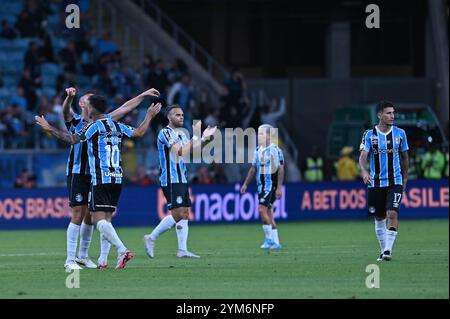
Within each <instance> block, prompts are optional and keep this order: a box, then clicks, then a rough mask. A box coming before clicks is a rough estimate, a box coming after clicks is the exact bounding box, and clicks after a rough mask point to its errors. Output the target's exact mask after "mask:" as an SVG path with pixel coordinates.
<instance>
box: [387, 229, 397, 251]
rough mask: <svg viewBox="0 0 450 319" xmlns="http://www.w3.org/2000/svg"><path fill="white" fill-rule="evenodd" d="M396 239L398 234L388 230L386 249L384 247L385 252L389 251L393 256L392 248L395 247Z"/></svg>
mask: <svg viewBox="0 0 450 319" xmlns="http://www.w3.org/2000/svg"><path fill="white" fill-rule="evenodd" d="M396 237H397V232H396V231H395V230H386V247H384V250H389V251H390V252H391V254H392V247H393V246H394V242H395V238H396Z"/></svg>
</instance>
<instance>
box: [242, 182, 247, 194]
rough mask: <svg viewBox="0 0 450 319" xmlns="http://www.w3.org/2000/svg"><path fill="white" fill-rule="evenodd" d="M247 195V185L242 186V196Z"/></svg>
mask: <svg viewBox="0 0 450 319" xmlns="http://www.w3.org/2000/svg"><path fill="white" fill-rule="evenodd" d="M245 193H247V185H245V184H244V185H242V186H241V194H245Z"/></svg>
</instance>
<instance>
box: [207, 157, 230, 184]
mask: <svg viewBox="0 0 450 319" xmlns="http://www.w3.org/2000/svg"><path fill="white" fill-rule="evenodd" d="M209 174H210V176H211V178H212V180H213V183H215V184H226V183H227V182H228V179H227V175H226V174H225V170H224V168H223V165H222V164H219V163H216V162H215V161H213V162H212V163H211V165H210V166H209Z"/></svg>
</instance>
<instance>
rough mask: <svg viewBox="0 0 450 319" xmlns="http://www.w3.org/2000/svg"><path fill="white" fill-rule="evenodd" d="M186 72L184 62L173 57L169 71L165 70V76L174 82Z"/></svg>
mask: <svg viewBox="0 0 450 319" xmlns="http://www.w3.org/2000/svg"><path fill="white" fill-rule="evenodd" d="M186 73H188V68H187V65H186V63H184V62H183V60H181V59H175V61H174V62H173V64H172V66H171V67H170V69H169V71H168V72H167V78H168V80H169V82H170V83H172V84H173V83H176V82H178V81H180V79H181V78H182V76H183V75H184V74H186Z"/></svg>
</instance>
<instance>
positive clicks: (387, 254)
mask: <svg viewBox="0 0 450 319" xmlns="http://www.w3.org/2000/svg"><path fill="white" fill-rule="evenodd" d="M382 258H383V260H386V261H389V260H391V259H392V256H391V252H390V251H389V250H385V251H384V252H383V256H382Z"/></svg>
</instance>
